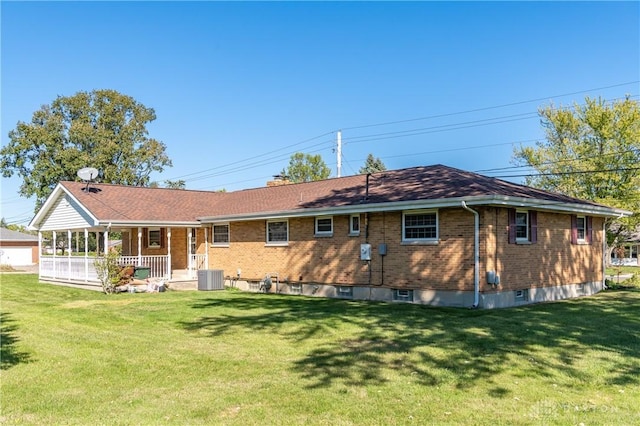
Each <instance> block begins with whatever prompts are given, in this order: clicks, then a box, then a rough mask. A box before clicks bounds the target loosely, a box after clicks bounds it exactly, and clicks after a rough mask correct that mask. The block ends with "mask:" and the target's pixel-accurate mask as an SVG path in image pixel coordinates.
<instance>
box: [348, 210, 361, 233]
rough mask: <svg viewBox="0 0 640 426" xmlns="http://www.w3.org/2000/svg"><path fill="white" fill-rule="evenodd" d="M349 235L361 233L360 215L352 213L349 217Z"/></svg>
mask: <svg viewBox="0 0 640 426" xmlns="http://www.w3.org/2000/svg"><path fill="white" fill-rule="evenodd" d="M349 235H360V215H359V214H352V215H351V216H350V217H349Z"/></svg>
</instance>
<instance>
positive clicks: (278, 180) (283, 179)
mask: <svg viewBox="0 0 640 426" xmlns="http://www.w3.org/2000/svg"><path fill="white" fill-rule="evenodd" d="M290 183H293V182H291V181H290V180H289V177H288V176H282V175H275V176H273V180H270V181H267V187H269V186H282V185H288V184H290Z"/></svg>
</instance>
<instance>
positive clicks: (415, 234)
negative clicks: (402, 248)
mask: <svg viewBox="0 0 640 426" xmlns="http://www.w3.org/2000/svg"><path fill="white" fill-rule="evenodd" d="M437 240H438V212H437V211H411V212H405V213H403V214H402V241H403V242H409V243H414V242H415V243H420V242H435V241H437Z"/></svg>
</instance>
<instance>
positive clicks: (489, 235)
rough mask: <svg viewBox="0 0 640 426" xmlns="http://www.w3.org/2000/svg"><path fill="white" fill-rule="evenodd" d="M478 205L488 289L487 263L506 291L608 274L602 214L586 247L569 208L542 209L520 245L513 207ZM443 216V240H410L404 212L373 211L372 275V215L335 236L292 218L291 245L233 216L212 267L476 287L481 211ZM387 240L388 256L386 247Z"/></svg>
mask: <svg viewBox="0 0 640 426" xmlns="http://www.w3.org/2000/svg"><path fill="white" fill-rule="evenodd" d="M476 210H478V211H479V213H480V234H481V238H480V283H481V291H486V292H491V291H495V289H494V288H493V287H492V286H490V285H488V284H487V283H486V278H485V275H486V271H487V270H496V271H497V272H498V274H499V276H500V278H501V285H500V290H505V289H518V288H530V287H545V286H555V285H562V284H575V283H582V282H591V281H598V280H601V279H602V273H601V263H602V262H601V259H602V219H599V218H594V219H593V243H592V244H591V245H579V246H578V245H571V243H570V216H569V215H566V214H556V213H547V212H542V211H540V212H538V242H537V244H530V245H515V244H508V230H507V224H508V222H507V209H504V208H477V209H476ZM438 220H439V241H438V244H434V245H428V244H424V245H403V244H402V242H401V236H402V235H401V234H402V232H401V231H402V212H390V213H389V212H387V213H372V214H369V218H368V228H369V243H370V244H371V245H372V260H371V273H370V274H369V269H368V265H367V262H364V261H361V260H360V244H361V243H364V242H365V233H366V227H367V223H366V222H367V220H366V218H365V215H364V214H363V215H361V231H360V235H359V236H355V237H354V236H349V235H348V232H349V216H348V215H341V216H334V217H333V221H334V223H333V226H334V232H333V236H332V237H314V218H295V219H289V244H288V245H287V246H285V247H269V246H266V244H265V240H266V228H265V227H266V222H265V221H264V220H256V221H247V222H234V223H231V224H230V239H231V243H230V245H229V247H210V248H209V267H210V268H212V269H222V270H224V273H225V275H235V274H236V270H237V269H238V268H240V269H241V270H242V277H244V278H260V277H263V276H264V275H265V274H267V273H278V274H279V277H280V279H281V280H283V279H288V280H291V281H302V282H316V283H325V284H346V285H368V284H369V283H371V284H372V285H374V286H378V285H383V286H385V287H394V288H400V287H407V288H424V289H437V290H465V291H472V290H473V287H474V283H473V278H474V242H473V233H474V216H473V214H471V213H470V212H468V211H466V210H463V209H461V208H453V209H440V210H439V212H438ZM174 235H175V234H174ZM383 242H384V243H386V244H387V255H386V256H384V258H382V257H381V256H380V255H379V254H378V245H379V244H380V243H383ZM172 247H175V245H174V244H173V242H172ZM173 252H174V251H173V248H172V253H173Z"/></svg>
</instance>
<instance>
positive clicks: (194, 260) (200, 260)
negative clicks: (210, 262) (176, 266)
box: [189, 254, 207, 279]
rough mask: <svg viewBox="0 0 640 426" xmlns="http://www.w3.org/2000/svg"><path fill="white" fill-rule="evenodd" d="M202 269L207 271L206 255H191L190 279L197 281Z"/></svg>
mask: <svg viewBox="0 0 640 426" xmlns="http://www.w3.org/2000/svg"><path fill="white" fill-rule="evenodd" d="M201 269H207V256H206V255H205V254H190V255H189V275H190V277H191V278H193V279H196V278H197V277H198V271H199V270H201Z"/></svg>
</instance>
